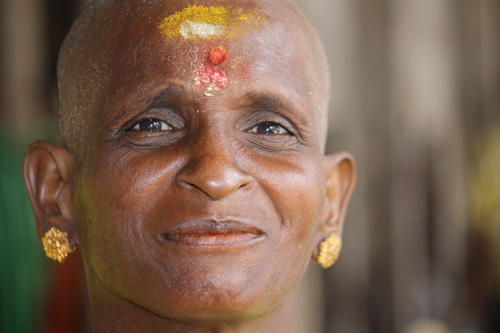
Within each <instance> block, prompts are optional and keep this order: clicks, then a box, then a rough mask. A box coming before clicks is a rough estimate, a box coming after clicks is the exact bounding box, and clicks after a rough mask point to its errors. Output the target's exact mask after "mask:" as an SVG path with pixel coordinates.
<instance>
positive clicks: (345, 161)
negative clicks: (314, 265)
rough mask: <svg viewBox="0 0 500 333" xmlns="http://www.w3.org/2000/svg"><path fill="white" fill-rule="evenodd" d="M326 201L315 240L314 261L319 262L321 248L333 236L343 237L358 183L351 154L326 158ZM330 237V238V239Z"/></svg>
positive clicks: (338, 154) (336, 154) (342, 153)
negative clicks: (348, 211) (353, 192)
mask: <svg viewBox="0 0 500 333" xmlns="http://www.w3.org/2000/svg"><path fill="white" fill-rule="evenodd" d="M324 164H325V174H326V191H327V195H326V200H325V203H324V207H323V212H322V218H321V221H320V225H319V226H318V229H317V232H316V239H315V244H316V246H315V249H314V252H313V259H314V260H315V261H318V255H319V247H320V244H321V243H322V242H324V241H325V239H331V237H330V236H331V235H332V234H334V235H336V236H338V238H339V240H340V237H341V235H342V229H343V224H344V217H345V213H346V210H347V206H348V204H349V200H350V198H351V194H352V191H353V189H354V184H355V182H356V167H355V164H354V159H353V157H352V156H351V154H349V153H347V152H338V153H335V154H332V155H328V156H325V160H324ZM329 237H330V238H329Z"/></svg>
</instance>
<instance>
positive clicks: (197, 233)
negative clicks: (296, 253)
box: [161, 219, 266, 249]
mask: <svg viewBox="0 0 500 333" xmlns="http://www.w3.org/2000/svg"><path fill="white" fill-rule="evenodd" d="M265 237H266V233H265V232H264V231H263V230H262V229H260V228H257V227H255V226H252V225H251V224H248V223H244V222H239V221H216V220H212V219H201V220H191V221H187V222H183V223H180V224H176V225H174V226H173V227H171V228H169V229H167V230H166V232H165V233H163V235H162V236H161V240H162V241H163V242H166V243H171V244H174V245H177V246H185V247H193V248H202V249H203V248H207V249H216V248H222V249H224V248H237V247H245V246H249V245H252V244H254V243H256V242H259V241H260V240H262V239H264V238H265Z"/></svg>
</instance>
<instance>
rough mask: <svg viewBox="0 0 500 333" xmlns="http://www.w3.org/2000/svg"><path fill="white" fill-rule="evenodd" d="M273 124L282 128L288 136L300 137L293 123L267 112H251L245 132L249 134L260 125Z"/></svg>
mask: <svg viewBox="0 0 500 333" xmlns="http://www.w3.org/2000/svg"><path fill="white" fill-rule="evenodd" d="M266 122H268V123H275V124H277V125H279V126H281V127H283V128H284V129H285V130H286V131H287V132H288V134H290V135H293V136H297V137H300V133H299V131H298V129H297V127H296V126H295V124H294V123H293V122H291V121H290V120H289V119H288V118H287V117H285V116H284V115H282V114H280V113H278V112H275V111H268V110H259V111H256V112H253V113H252V114H251V115H250V116H249V118H248V119H247V125H246V129H245V131H246V132H250V131H251V129H253V128H254V127H255V126H258V125H260V124H262V123H266Z"/></svg>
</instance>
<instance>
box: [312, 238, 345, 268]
mask: <svg viewBox="0 0 500 333" xmlns="http://www.w3.org/2000/svg"><path fill="white" fill-rule="evenodd" d="M341 248H342V240H341V239H340V237H339V236H337V235H335V234H333V233H332V234H331V235H330V236H328V238H327V239H325V240H324V241H322V242H321V243H320V244H319V255H318V264H320V265H321V266H322V267H323V268H324V269H327V268H328V267H330V266H331V265H333V264H334V263H335V261H337V259H338V257H339V254H340V249H341Z"/></svg>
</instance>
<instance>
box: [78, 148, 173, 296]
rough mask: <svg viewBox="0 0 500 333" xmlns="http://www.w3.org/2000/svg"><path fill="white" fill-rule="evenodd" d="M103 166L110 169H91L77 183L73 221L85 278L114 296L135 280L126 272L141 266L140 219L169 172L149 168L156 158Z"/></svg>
mask: <svg viewBox="0 0 500 333" xmlns="http://www.w3.org/2000/svg"><path fill="white" fill-rule="evenodd" d="M106 161H112V162H113V163H111V162H106V163H94V164H93V165H95V166H97V167H96V168H95V169H94V170H91V171H89V172H87V173H86V174H82V175H81V176H80V177H79V178H78V180H77V184H76V186H75V188H77V189H78V191H77V192H75V197H74V201H75V216H76V217H77V224H78V229H79V237H80V241H81V248H82V252H83V254H84V257H85V261H86V263H87V265H88V266H89V268H90V270H91V272H94V273H95V274H96V275H97V276H98V277H99V280H100V281H102V282H104V283H105V284H106V285H107V287H108V288H109V289H112V290H115V292H120V290H121V288H122V287H123V285H122V284H123V281H127V280H129V281H130V280H132V281H134V280H138V279H139V278H138V277H134V273H133V272H131V271H130V270H128V269H127V267H136V268H139V267H140V265H142V262H143V261H144V260H143V259H144V253H146V252H147V244H146V241H145V239H144V233H143V231H144V228H143V223H144V218H145V216H146V214H147V212H148V210H149V207H151V206H152V205H154V203H155V200H156V198H157V194H158V193H159V192H160V191H161V187H162V186H164V185H165V184H167V183H168V181H169V180H168V177H169V175H170V173H171V169H170V168H165V167H163V168H160V167H159V166H158V167H155V166H156V165H158V164H159V161H158V159H157V158H156V160H154V159H148V158H147V157H146V158H141V159H133V158H127V157H122V158H109V159H107V160H106ZM162 165H164V164H163V163H162ZM167 165H170V166H171V167H172V168H174V167H175V166H176V164H175V163H170V164H167ZM117 277H121V278H117ZM137 282H139V281H137Z"/></svg>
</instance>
